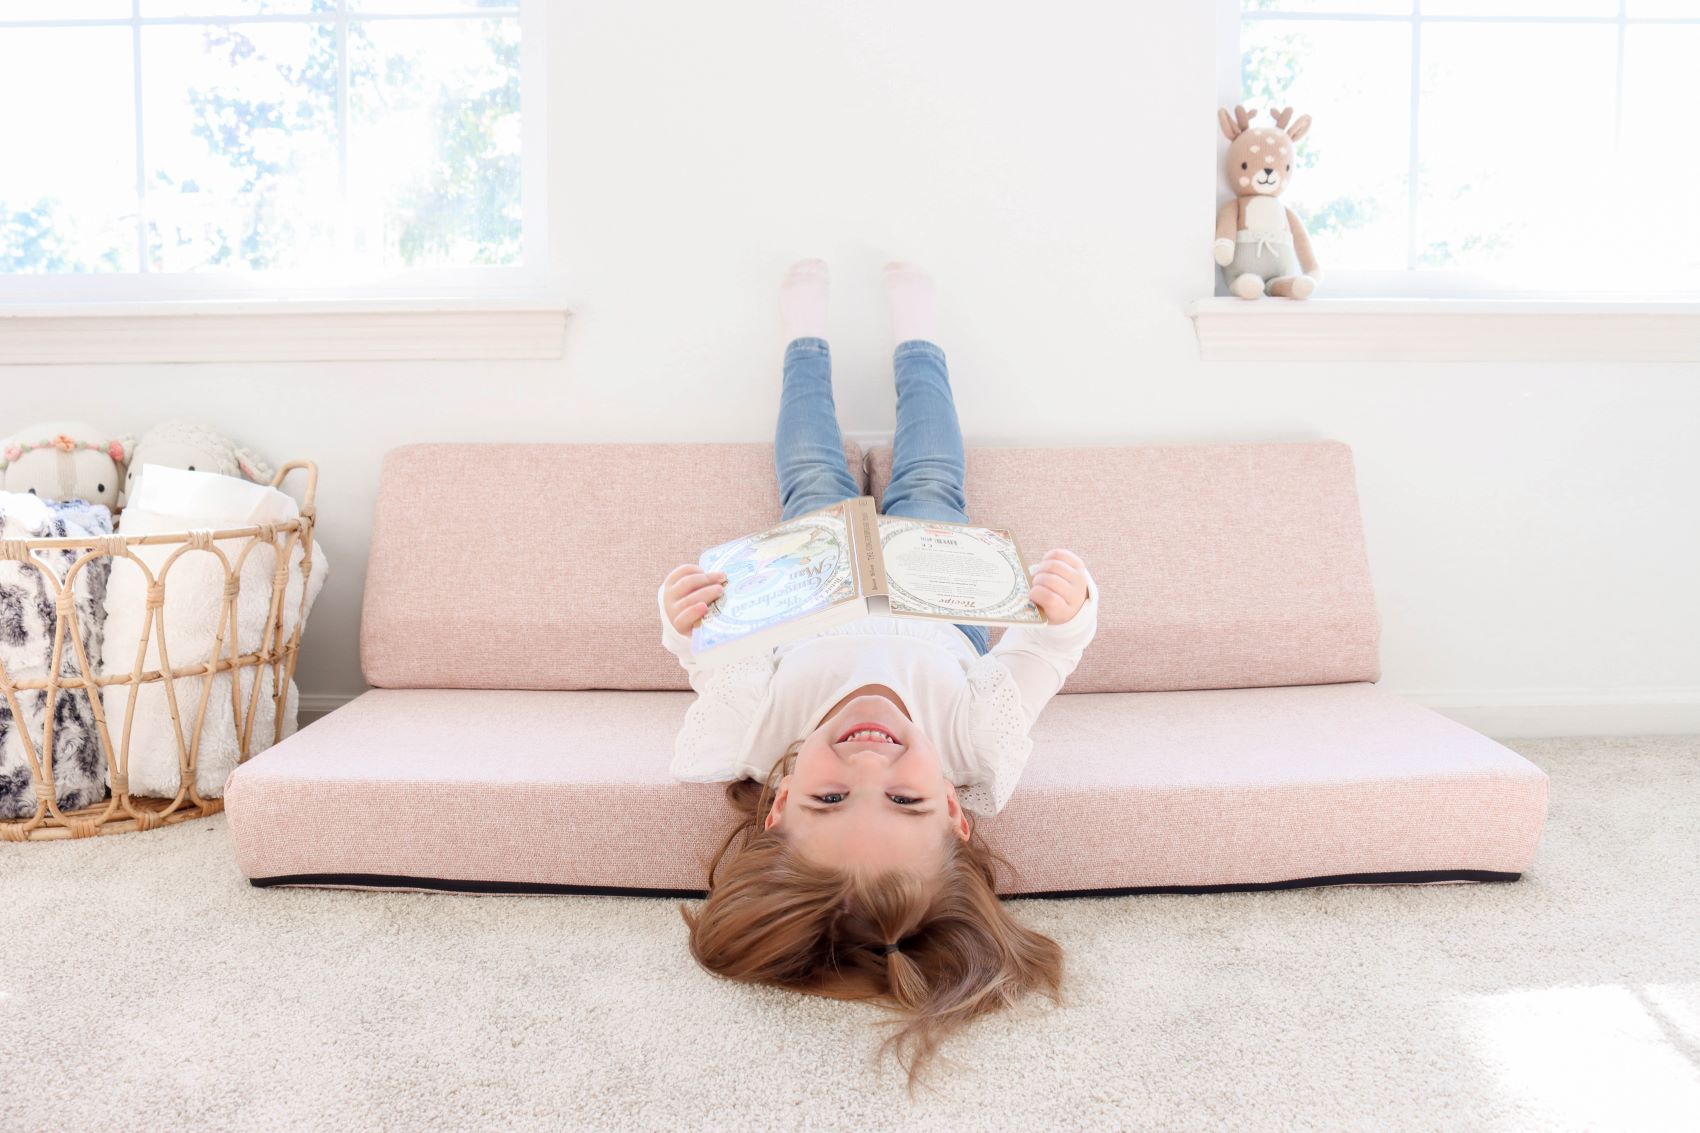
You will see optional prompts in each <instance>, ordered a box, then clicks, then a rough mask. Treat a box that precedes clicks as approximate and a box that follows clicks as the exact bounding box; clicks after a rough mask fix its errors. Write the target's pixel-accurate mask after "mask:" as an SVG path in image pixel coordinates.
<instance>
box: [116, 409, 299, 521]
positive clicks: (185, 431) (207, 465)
mask: <svg viewBox="0 0 1700 1133" xmlns="http://www.w3.org/2000/svg"><path fill="white" fill-rule="evenodd" d="M144 464H163V465H165V466H167V467H169V468H182V469H185V470H186V471H189V472H216V473H218V474H219V475H221V476H239V477H241V478H242V479H244V480H252V481H254V482H255V483H257V484H270V483H271V480H272V468H271V465H269V464H267V463H266V462H265V461H263V460H261V459H260V458H259V457H258V456H256V455H254V453H253V451H252V450H251V449H246V448H243V447H242V446H241V445H239V444H237V443H236V442H235V441H233V440H231V439H230V438H229V437H227V436H225V435H224V434H222V433H220V432H219V431H218V430H217V429H214V428H213V427H212V426H210V425H204V424H202V423H201V422H199V421H189V420H176V421H162V422H160V423H159V424H158V425H155V426H154V427H153V428H151V429H149V430H148V431H147V432H146V433H143V434H142V439H141V440H139V441H137V442H136V444H135V451H134V452H132V453H131V454H130V462H129V469H128V470H127V471H126V472H125V474H124V487H123V490H122V491H121V492H120V493H119V496H118V503H119V505H120V506H123V505H124V504H127V503H129V502H130V488H131V487H132V486H133V485H134V483H135V479H136V472H137V470H138V469H140V468H141V467H142V465H144Z"/></svg>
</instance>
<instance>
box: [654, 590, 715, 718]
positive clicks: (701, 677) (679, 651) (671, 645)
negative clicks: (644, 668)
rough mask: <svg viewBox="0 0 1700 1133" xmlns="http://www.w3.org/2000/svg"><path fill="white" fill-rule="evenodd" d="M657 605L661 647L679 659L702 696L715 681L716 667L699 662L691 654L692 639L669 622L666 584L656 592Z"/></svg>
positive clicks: (691, 682)
mask: <svg viewBox="0 0 1700 1133" xmlns="http://www.w3.org/2000/svg"><path fill="white" fill-rule="evenodd" d="M655 604H656V609H658V611H660V614H661V645H663V646H666V652H668V653H672V655H673V657H677V658H678V663H680V665H683V667H685V672H687V674H689V675H690V687H692V689H695V691H697V694H699V696H700V694H702V689H706V687H707V684H709V680H712V679H714V667H712V665H704V663H700V662H697V657H695V655H694V653H692V652H690V638H687V636H685V635H683V633H680V631H678V629H675V628H673V623H672V621H668V618H666V584H665V582H663V584H661V587H660V589H658V590H656V592H655Z"/></svg>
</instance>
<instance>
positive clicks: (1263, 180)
mask: <svg viewBox="0 0 1700 1133" xmlns="http://www.w3.org/2000/svg"><path fill="white" fill-rule="evenodd" d="M1292 116H1293V112H1292V110H1291V109H1287V110H1282V111H1281V112H1280V113H1278V114H1275V115H1274V116H1273V117H1274V119H1275V121H1274V124H1272V125H1268V126H1258V125H1254V124H1252V123H1253V120H1254V119H1255V118H1256V117H1257V111H1255V110H1251V111H1248V110H1246V109H1245V108H1244V107H1235V109H1234V114H1232V115H1230V114H1229V113H1228V112H1227V111H1226V110H1224V111H1222V112H1221V114H1220V116H1219V121H1220V122H1221V125H1222V133H1223V135H1224V136H1226V137H1227V139H1228V160H1227V171H1228V184H1229V185H1230V186H1232V187H1233V190H1234V193H1235V195H1236V196H1241V197H1278V196H1280V195H1281V193H1282V192H1283V191H1284V190H1285V189H1286V188H1287V184H1288V182H1290V181H1291V180H1292V176H1293V167H1294V166H1295V165H1296V164H1297V163H1298V157H1297V154H1296V152H1295V151H1296V150H1297V148H1298V141H1299V139H1300V138H1302V137H1304V135H1305V132H1306V131H1308V130H1309V129H1310V116H1309V115H1308V114H1307V115H1305V116H1304V117H1302V118H1300V119H1299V120H1298V121H1297V122H1293V123H1292V125H1291V126H1288V123H1289V122H1290V121H1291V120H1292Z"/></svg>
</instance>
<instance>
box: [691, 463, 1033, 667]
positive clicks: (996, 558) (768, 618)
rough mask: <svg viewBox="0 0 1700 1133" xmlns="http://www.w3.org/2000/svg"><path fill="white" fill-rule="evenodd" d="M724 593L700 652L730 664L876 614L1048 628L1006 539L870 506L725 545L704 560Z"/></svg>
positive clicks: (845, 505)
mask: <svg viewBox="0 0 1700 1133" xmlns="http://www.w3.org/2000/svg"><path fill="white" fill-rule="evenodd" d="M697 563H698V565H700V566H701V567H702V569H703V570H704V571H708V572H713V571H724V572H725V574H726V592H725V593H724V594H722V595H721V596H720V598H719V599H718V600H717V601H715V603H714V604H713V605H711V606H710V607H709V608H708V613H707V614H706V615H705V616H704V617H703V620H702V622H701V624H699V625H698V626H697V627H696V629H694V630H692V631H691V650H692V652H694V653H704V652H707V651H709V650H713V652H714V659H715V660H716V661H717V662H720V661H732V660H736V659H737V658H739V657H744V656H749V655H752V654H755V653H760V652H763V651H765V650H768V649H772V648H773V647H774V646H776V645H780V644H783V643H784V642H786V641H790V640H793V639H795V638H799V637H804V636H807V635H808V634H811V633H819V632H820V631H821V630H823V629H829V628H831V627H832V626H836V625H842V624H843V623H845V622H849V621H854V620H855V619H857V618H861V617H866V616H867V615H869V614H890V615H891V616H893V617H899V618H934V619H938V620H940V621H947V622H959V623H962V624H965V625H1041V624H1043V623H1044V620H1045V618H1044V615H1043V614H1041V613H1040V612H1039V609H1038V607H1036V606H1034V605H1033V603H1031V602H1029V601H1028V600H1027V593H1028V591H1030V590H1031V589H1032V588H1033V581H1032V578H1031V577H1030V576H1029V575H1028V572H1027V561H1026V560H1025V559H1024V558H1022V555H1021V548H1020V547H1019V546H1017V545H1016V542H1015V537H1014V536H1013V535H1011V534H1010V533H1009V532H1008V531H1002V530H999V529H997V528H993V527H973V526H970V525H969V524H965V523H945V522H941V521H938V520H931V519H908V518H904V517H900V516H889V515H879V514H878V513H876V512H875V511H874V500H873V497H872V496H862V497H860V498H858V499H853V500H845V501H843V502H842V503H836V504H833V505H832V506H831V507H827V508H822V509H821V510H820V511H815V512H810V513H809V514H808V515H800V516H798V517H797V518H795V519H788V520H786V521H785V522H784V523H781V524H780V525H779V526H777V527H772V528H769V529H768V530H766V531H763V532H760V533H759V534H756V535H746V536H744V537H743V538H742V539H734V540H732V541H731V542H730V543H722V544H720V546H718V547H711V548H709V549H708V550H706V551H704V552H703V553H702V556H701V557H700V558H699V559H698V560H697Z"/></svg>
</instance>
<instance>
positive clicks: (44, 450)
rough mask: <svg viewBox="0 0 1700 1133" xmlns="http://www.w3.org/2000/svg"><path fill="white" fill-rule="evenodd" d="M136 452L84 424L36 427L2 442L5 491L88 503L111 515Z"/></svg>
mask: <svg viewBox="0 0 1700 1133" xmlns="http://www.w3.org/2000/svg"><path fill="white" fill-rule="evenodd" d="M133 447H134V441H132V440H130V439H128V438H117V439H115V438H113V437H112V436H111V434H109V433H105V432H102V431H101V430H99V429H96V428H95V427H94V426H93V425H90V424H88V423H86V422H83V421H55V422H49V423H47V424H43V425H31V426H30V427H29V428H27V429H23V430H20V431H19V432H17V433H15V434H14V435H12V436H11V437H8V438H6V439H5V440H3V441H0V491H7V492H27V493H29V494H31V495H34V496H39V497H40V498H42V499H44V500H87V501H88V502H89V503H91V504H104V505H105V506H106V508H107V509H108V510H111V509H112V508H115V507H116V506H117V504H118V491H119V488H120V487H121V486H122V478H123V469H124V465H125V464H126V463H127V462H128V461H129V459H130V450H131V449H132V448H133Z"/></svg>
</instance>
